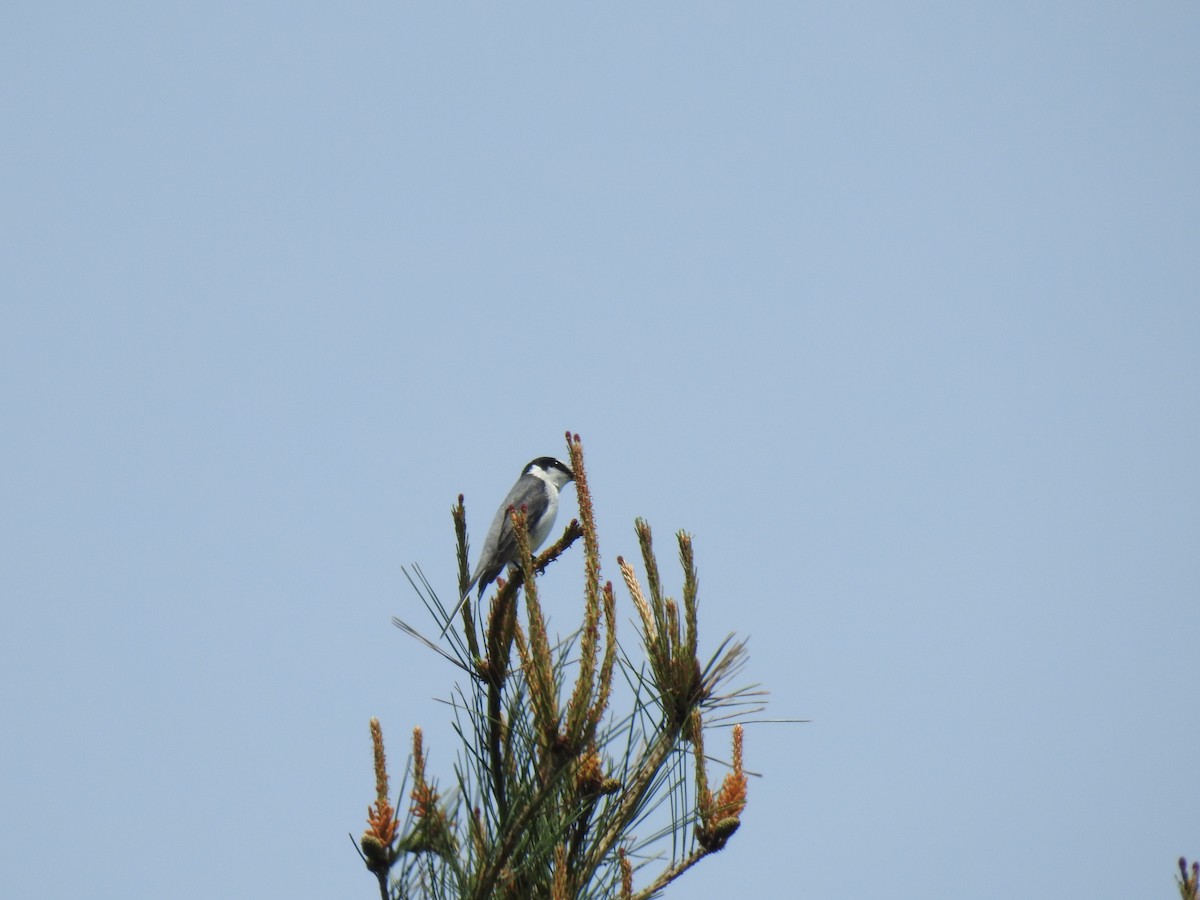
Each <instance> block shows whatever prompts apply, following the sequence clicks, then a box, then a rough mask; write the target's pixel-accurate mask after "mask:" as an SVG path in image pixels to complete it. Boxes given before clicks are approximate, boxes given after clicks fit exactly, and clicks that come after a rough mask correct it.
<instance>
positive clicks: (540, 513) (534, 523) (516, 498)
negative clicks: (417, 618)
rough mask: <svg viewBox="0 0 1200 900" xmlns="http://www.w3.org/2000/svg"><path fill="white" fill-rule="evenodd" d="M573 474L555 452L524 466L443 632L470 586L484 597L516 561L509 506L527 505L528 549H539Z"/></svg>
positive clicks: (490, 530)
mask: <svg viewBox="0 0 1200 900" xmlns="http://www.w3.org/2000/svg"><path fill="white" fill-rule="evenodd" d="M574 477H575V475H574V473H572V472H571V470H570V469H569V468H568V467H567V466H566V464H564V463H562V462H560V461H559V460H557V459H555V458H554V457H553V456H539V457H538V458H537V459H535V460H534V461H533V462H531V463H530V464H529V465H527V466H526V467H525V469H524V470H523V471H522V472H521V477H520V478H518V479H517V483H516V484H514V485H513V486H512V490H510V491H509V492H508V496H507V497H505V498H504V502H503V503H501V504H500V508H499V509H498V510H496V515H495V517H494V518H493V519H492V526H491V528H489V529H488V533H487V537H486V538H484V540H483V551H482V552H481V553H480V554H479V562H478V563H477V564H476V566H475V572H474V573H473V574H472V575H471V580H470V581H469V582H467V588H466V590H464V591H463V594H462V597H460V598H459V601H458V605H457V606H455V607H454V612H452V613H451V614H450V618H449V619H448V620H447V621H446V625H445V627H444V628H442V634H443V635H445V633H446V630H447V629H448V628H449V627H450V623H451V622H453V621H454V619H455V618H456V617H457V616H458V611H459V610H460V609H462V606H463V604H464V603H466V602H467V597H468V596H469V595H470V593H471V588H473V587H475V586H476V585H478V586H479V593H478V594H477V595H476V599H477V600H479V599H482V598H483V591H484V589H485V588H486V587H487V586H488V585H489V584H491V583H492V582H493V581H495V580H496V576H497V575H499V574H500V573H501V572H502V571H503V570H504V567H505V566H507V565H516V564H517V559H518V552H517V536H516V534H515V533H514V532H513V525H512V519H510V518H509V517H508V510H509V507H513V508H516V509H520V508H521V507H525V517H526V521H527V522H528V523H529V549H530V550H537V548H538V547H540V546H542V543H543V542H544V541H545V540H546V538H547V537H548V536H549V534H550V529H551V528H553V527H554V518H555V516H557V515H558V491H559V489H560V488H561V487H562V486H563V485H565V484H566V483H567V482H568V481H571V480H573V479H574Z"/></svg>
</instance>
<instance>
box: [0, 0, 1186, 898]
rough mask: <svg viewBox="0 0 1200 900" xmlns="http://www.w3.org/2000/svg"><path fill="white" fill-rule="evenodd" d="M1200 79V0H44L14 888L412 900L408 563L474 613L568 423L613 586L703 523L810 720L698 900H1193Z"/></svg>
mask: <svg viewBox="0 0 1200 900" xmlns="http://www.w3.org/2000/svg"><path fill="white" fill-rule="evenodd" d="M1198 47H1200V7H1198V6H1197V5H1196V4H1195V3H1192V2H1162V3H1146V4H1132V3H1130V4H1101V3H1044V2H1037V3H1033V2H1010V3H988V4H983V3H972V4H965V3H923V4H908V3H902V4H900V3H890V2H885V3H865V2H864V3H836V4H833V3H831V4H807V3H800V2H797V3H786V4H784V3H761V4H744V3H743V4H711V3H695V4H665V3H664V4H658V3H656V4H588V5H581V4H570V5H563V4H553V5H551V4H538V5H535V4H518V5H516V6H513V5H511V4H505V5H503V6H501V5H495V4H488V5H475V4H469V5H461V4H460V5H447V4H420V5H418V4H412V3H401V2H390V3H349V4H329V3H308V2H289V3H229V2H209V3H203V4H162V3H118V4H96V3H54V2H45V3H20V2H13V3H7V4H5V5H4V7H3V9H2V10H0V76H2V77H0V97H2V102H3V109H2V112H3V123H4V129H3V137H2V138H0V158H2V161H3V166H2V169H0V190H2V194H0V203H2V208H3V216H2V223H3V224H2V227H3V235H2V240H0V297H2V304H3V305H2V312H0V378H2V379H3V385H2V390H0V415H2V417H3V432H2V433H3V440H2V442H0V462H2V463H3V465H2V466H0V492H2V493H0V510H2V512H0V527H2V529H3V531H2V534H0V591H2V602H3V614H4V626H3V628H2V629H0V700H2V707H0V713H2V715H3V721H4V733H3V741H2V743H3V766H2V772H3V774H2V775H0V789H2V802H0V824H2V826H3V841H0V869H2V871H3V876H2V880H3V882H4V893H5V894H6V895H8V896H12V897H66V896H72V897H108V896H111V897H118V896H119V897H123V898H151V897H153V898H159V897H180V898H192V897H195V898H200V897H256V898H257V897H292V898H295V897H313V898H326V897H342V898H349V897H362V898H369V897H372V896H374V891H375V888H374V884H373V882H372V880H371V877H370V876H369V875H368V874H367V873H366V872H365V871H364V870H363V868H362V864H361V862H360V861H359V859H358V857H357V856H356V855H355V852H354V849H353V848H352V846H351V842H350V840H349V839H348V838H347V833H353V834H354V835H356V836H357V835H358V834H360V833H361V831H362V829H363V827H364V824H365V811H366V807H367V805H368V803H369V802H370V801H371V800H372V796H373V782H372V772H371V758H370V746H369V735H368V730H367V721H368V719H369V718H370V717H371V716H378V717H379V718H380V719H381V720H382V722H383V725H384V730H385V734H386V736H387V738H388V740H389V746H390V748H391V755H392V758H393V761H394V763H395V766H396V767H397V768H398V767H399V766H400V764H401V762H402V760H403V759H404V756H405V750H406V745H407V741H408V734H409V731H410V729H411V728H412V726H414V725H421V726H423V727H424V728H425V729H426V731H427V736H428V743H429V749H430V752H431V755H432V762H431V765H432V766H433V768H434V769H435V770H436V771H437V772H439V773H441V774H442V776H443V778H446V779H449V776H450V771H451V763H452V760H453V757H454V752H455V746H456V745H455V742H454V738H453V736H452V734H451V732H450V729H449V727H448V715H447V711H446V709H445V707H443V706H442V705H440V704H439V703H438V702H437V700H436V698H439V697H445V696H447V695H448V693H449V691H450V686H451V684H452V683H453V680H454V678H455V675H456V670H453V669H451V668H450V667H449V666H447V665H445V664H444V663H441V662H439V660H438V658H436V657H435V656H433V655H432V654H430V653H429V652H427V651H425V650H423V649H422V648H421V647H420V646H419V645H417V644H416V643H415V642H413V641H412V640H410V639H408V638H406V637H405V636H404V635H403V634H401V633H400V632H399V631H397V630H396V629H395V628H393V627H392V626H391V624H390V618H391V616H393V615H401V616H403V617H405V618H410V619H413V620H416V621H422V616H423V613H422V612H421V611H420V610H419V608H418V606H417V600H416V598H415V596H414V595H413V593H412V591H411V589H410V588H409V587H408V585H407V582H406V581H405V580H404V578H403V575H402V573H401V568H400V567H401V566H402V565H407V564H410V563H413V562H417V563H419V564H420V565H421V566H422V567H423V568H424V569H425V571H426V572H427V573H428V575H429V577H430V578H431V579H432V580H433V582H434V584H435V585H436V586H437V587H438V588H439V589H440V590H441V591H442V592H443V595H444V596H447V597H448V596H450V595H451V594H452V593H453V584H454V579H455V574H454V557H453V535H452V530H451V525H450V518H449V508H450V505H451V503H452V502H453V500H454V498H455V496H456V495H457V494H458V493H459V492H463V493H465V494H466V497H467V503H468V513H469V516H470V521H471V526H472V529H473V533H474V535H475V536H476V545H478V543H479V542H480V541H481V538H482V533H483V530H484V529H485V528H486V525H487V522H488V520H489V519H490V516H491V514H492V512H493V510H494V508H495V506H496V504H497V503H498V502H499V500H500V498H501V497H502V496H503V494H504V492H505V491H506V490H507V489H508V487H509V485H510V484H511V483H512V481H513V479H514V478H515V477H516V475H517V474H518V472H519V471H520V469H521V467H522V466H523V465H524V464H525V463H526V462H527V461H528V460H529V459H530V458H532V457H534V456H538V455H542V454H560V453H563V452H564V443H563V439H562V435H563V432H564V431H565V430H566V429H568V428H569V429H571V430H573V431H577V432H579V433H580V434H581V435H582V437H583V439H584V446H585V450H586V453H587V459H588V463H589V471H590V473H591V480H592V486H593V489H594V491H595V493H596V497H597V512H598V516H599V521H600V526H601V539H602V550H603V552H604V562H605V566H606V569H605V573H606V575H607V576H608V577H610V578H616V576H617V574H618V573H617V569H616V565H615V558H616V556H617V554H619V553H624V554H629V555H633V553H634V550H635V547H636V544H635V541H634V538H633V532H632V522H633V519H634V517H635V516H639V515H641V516H645V517H647V518H648V519H649V520H650V522H651V523H652V524H653V525H654V526H655V528H656V530H657V531H656V533H657V535H658V537H659V538H660V542H662V543H664V544H666V542H667V541H668V540H669V535H670V533H671V532H672V531H673V530H675V529H677V528H686V529H688V530H689V531H691V532H693V533H694V535H695V541H696V551H697V555H698V562H699V567H700V576H701V595H700V600H701V629H702V636H701V637H702V650H704V651H706V652H711V651H712V650H713V649H715V647H716V646H717V644H718V643H719V641H720V639H721V638H722V637H724V636H725V635H726V634H727V633H728V632H731V631H735V632H737V633H738V634H739V635H743V636H748V637H749V639H750V651H751V660H750V665H749V667H748V669H747V672H746V679H747V680H753V681H759V682H762V683H763V685H764V686H765V687H767V688H768V689H770V691H771V692H772V706H771V713H772V714H774V715H777V716H793V717H800V718H808V719H812V720H813V721H812V723H811V724H807V725H759V726H753V727H751V728H750V729H749V730H748V733H747V737H746V762H747V765H748V766H749V767H751V768H753V769H755V770H756V771H759V772H762V773H764V778H762V779H760V780H755V781H754V782H753V783H752V784H751V786H750V789H751V793H750V806H749V808H748V809H747V811H746V813H745V816H744V820H743V821H744V825H743V828H742V830H741V831H740V832H739V833H738V834H737V836H736V838H735V839H734V840H733V841H732V843H731V844H730V846H729V848H728V849H727V850H726V851H724V852H723V853H721V854H720V855H718V856H717V857H715V858H713V859H711V860H709V861H708V862H706V863H705V864H703V865H702V866H701V867H700V868H699V869H697V870H695V871H694V872H692V873H691V874H690V875H689V876H687V877H686V878H685V879H684V881H683V882H681V883H680V884H679V885H678V889H677V890H676V891H675V892H674V895H675V896H679V897H688V898H701V900H705V898H724V897H733V896H744V895H745V890H746V887H747V885H750V884H753V885H756V886H757V888H758V889H757V891H756V896H761V897H785V896H797V897H811V898H822V900H824V898H851V897H862V896H864V895H870V896H886V897H889V898H896V900H908V898H913V900H916V898H922V900H924V898H958V897H975V898H1013V897H1029V898H1063V897H1068V896H1070V897H1089V898H1110V897H1111V898H1129V897H1142V898H1153V897H1160V898H1170V897H1172V896H1174V887H1173V886H1172V873H1173V871H1174V868H1173V867H1174V864H1175V860H1176V858H1177V857H1178V856H1179V855H1180V854H1187V855H1188V856H1189V857H1195V856H1200V765H1198V761H1200V709H1198V706H1200V704H1198V697H1200V690H1198V689H1200V675H1198V670H1197V660H1198V651H1197V646H1198V645H1197V636H1198V635H1200V553H1198V552H1197V550H1198V548H1197V545H1198V539H1200V477H1198V475H1197V459H1200V399H1198V396H1197V394H1198V390H1197V389H1198V387H1200V290H1198V285H1200V51H1198V49H1197V48H1198ZM564 512H565V513H566V517H569V516H571V515H573V514H574V513H575V492H574V490H573V489H568V490H567V491H566V492H565V494H564ZM669 555H670V554H669V553H668V554H667V556H668V557H669ZM578 567H579V556H578V555H575V556H574V557H573V558H569V559H568V560H567V562H566V563H564V564H563V565H562V566H560V567H558V568H557V569H556V570H555V571H554V572H553V573H551V576H549V578H548V580H547V587H546V590H547V591H552V592H553V593H552V594H551V595H550V596H549V597H548V598H547V601H546V602H547V604H548V605H549V607H550V609H551V611H552V612H553V613H554V615H555V622H556V623H557V624H558V625H559V626H560V627H561V628H562V629H563V630H566V629H567V628H568V627H569V625H570V623H571V622H572V621H574V619H575V617H576V616H577V604H578V603H579V600H578V597H577V595H576V593H575V585H576V584H577V583H578V581H579V578H580V576H579V573H578ZM667 571H668V572H670V573H671V575H670V579H671V586H672V587H674V588H675V589H677V588H678V575H677V573H676V571H675V569H674V567H673V566H672V567H669V568H668V569H667ZM620 596H621V601H622V607H621V610H622V617H621V621H622V628H623V633H624V634H625V636H626V637H627V638H631V637H632V634H633V629H632V627H631V626H630V625H629V624H628V620H629V617H630V616H631V615H632V608H631V606H630V605H629V603H628V599H627V597H626V596H625V595H624V593H622V594H621V595H620Z"/></svg>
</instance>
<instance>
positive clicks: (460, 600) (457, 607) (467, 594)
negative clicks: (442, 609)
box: [438, 575, 483, 639]
mask: <svg viewBox="0 0 1200 900" xmlns="http://www.w3.org/2000/svg"><path fill="white" fill-rule="evenodd" d="M478 580H479V576H478V575H474V576H472V578H471V580H470V581H469V582H468V583H467V589H466V590H465V591H463V595H462V596H461V597H459V598H458V602H457V603H455V604H454V611H453V612H452V613H450V615H449V617H448V618H447V619H446V624H445V625H443V626H442V633H441V634H440V635H438V638H439V639H440V638H444V637H445V636H446V632H447V631H449V630H450V626H451V625H452V624H454V620H455V619H457V618H458V614H459V612H461V611H462V608H463V604H464V603H466V602H467V598H468V597H470V596H471V588H473V587H475V582H476V581H478ZM482 593H483V592H482V591H480V594H482Z"/></svg>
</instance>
